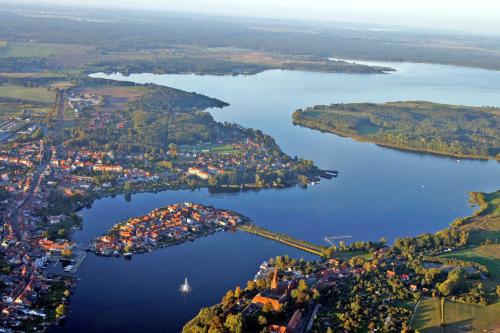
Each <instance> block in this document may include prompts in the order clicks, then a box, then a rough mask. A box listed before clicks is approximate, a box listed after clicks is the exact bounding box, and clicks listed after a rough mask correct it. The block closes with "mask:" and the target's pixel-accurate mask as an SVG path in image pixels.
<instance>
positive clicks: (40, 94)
mask: <svg viewBox="0 0 500 333" xmlns="http://www.w3.org/2000/svg"><path fill="white" fill-rule="evenodd" d="M2 97H3V98H10V99H15V100H22V101H26V102H35V103H41V104H45V105H47V104H52V103H53V102H54V99H55V97H56V93H55V92H54V91H50V90H47V89H46V88H26V87H23V86H13V85H5V86H0V98H2Z"/></svg>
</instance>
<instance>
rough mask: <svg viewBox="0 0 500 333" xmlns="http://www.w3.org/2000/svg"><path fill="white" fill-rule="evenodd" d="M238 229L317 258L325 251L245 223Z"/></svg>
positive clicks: (311, 244)
mask: <svg viewBox="0 0 500 333" xmlns="http://www.w3.org/2000/svg"><path fill="white" fill-rule="evenodd" d="M238 229H240V230H242V231H245V232H248V233H250V234H254V235H257V236H261V237H264V238H267V239H270V240H273V241H275V242H279V243H283V244H285V245H288V246H291V247H294V248H296V249H299V250H302V251H305V252H309V253H312V254H315V255H317V256H320V257H321V256H323V250H324V249H326V248H325V247H324V246H321V245H317V244H313V243H311V242H307V241H303V240H300V239H297V238H293V237H291V236H289V235H286V234H280V233H277V232H274V231H271V230H268V229H266V228H263V227H259V226H257V225H255V224H251V223H246V224H242V225H240V226H238Z"/></svg>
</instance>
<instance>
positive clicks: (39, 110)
mask: <svg viewBox="0 0 500 333" xmlns="http://www.w3.org/2000/svg"><path fill="white" fill-rule="evenodd" d="M24 110H30V111H32V112H34V113H35V114H38V115H42V114H44V113H47V112H49V111H50V110H51V107H50V106H46V107H44V106H40V105H35V104H30V103H23V104H16V103H1V102H0V120H4V119H8V118H12V117H17V116H19V115H20V114H22V113H23V111H24Z"/></svg>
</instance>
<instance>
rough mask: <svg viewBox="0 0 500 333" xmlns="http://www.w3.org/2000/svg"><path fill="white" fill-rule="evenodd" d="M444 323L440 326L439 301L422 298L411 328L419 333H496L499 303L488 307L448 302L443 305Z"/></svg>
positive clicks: (498, 321) (499, 320)
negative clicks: (487, 331)
mask: <svg viewBox="0 0 500 333" xmlns="http://www.w3.org/2000/svg"><path fill="white" fill-rule="evenodd" d="M444 313H445V323H446V326H445V327H444V328H442V327H441V326H440V323H441V318H440V311H439V300H438V299H434V298H424V299H422V301H421V302H420V304H419V306H418V309H417V313H416V314H415V317H414V318H413V321H412V327H413V328H415V329H416V330H418V331H419V332H421V333H434V332H435V333H452V332H482V331H483V330H489V331H490V332H497V330H498V329H499V328H500V316H499V313H500V303H499V302H497V303H495V304H492V305H488V306H479V305H472V304H464V303H456V302H449V301H447V302H446V303H445V310H444Z"/></svg>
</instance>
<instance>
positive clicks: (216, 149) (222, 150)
mask: <svg viewBox="0 0 500 333" xmlns="http://www.w3.org/2000/svg"><path fill="white" fill-rule="evenodd" d="M210 152H211V153H216V154H235V153H237V152H238V150H237V149H234V147H233V146H232V145H219V146H213V147H212V148H210Z"/></svg>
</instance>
